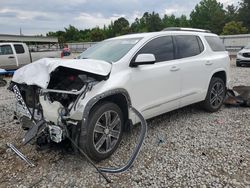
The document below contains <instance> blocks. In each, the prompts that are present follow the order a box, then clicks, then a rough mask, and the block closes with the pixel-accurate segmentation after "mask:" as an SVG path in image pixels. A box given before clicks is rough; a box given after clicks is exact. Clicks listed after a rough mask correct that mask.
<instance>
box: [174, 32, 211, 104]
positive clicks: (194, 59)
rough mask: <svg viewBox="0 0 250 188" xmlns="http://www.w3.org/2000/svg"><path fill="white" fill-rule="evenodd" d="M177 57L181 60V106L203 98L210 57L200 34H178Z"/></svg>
mask: <svg viewBox="0 0 250 188" xmlns="http://www.w3.org/2000/svg"><path fill="white" fill-rule="evenodd" d="M174 41H175V46H176V58H177V59H178V60H179V62H180V64H179V66H180V73H181V106H186V105H189V104H192V103H195V102H198V101H201V100H204V96H205V95H206V91H207V82H208V79H209V74H210V72H211V71H210V70H208V69H209V66H207V65H206V64H207V61H208V57H207V56H206V55H204V53H203V52H204V45H203V43H202V41H201V39H200V37H199V36H195V35H176V36H174Z"/></svg>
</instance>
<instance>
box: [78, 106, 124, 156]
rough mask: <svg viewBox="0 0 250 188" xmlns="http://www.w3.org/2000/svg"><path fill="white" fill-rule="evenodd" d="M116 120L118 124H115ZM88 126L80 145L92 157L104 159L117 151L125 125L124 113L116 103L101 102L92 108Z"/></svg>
mask: <svg viewBox="0 0 250 188" xmlns="http://www.w3.org/2000/svg"><path fill="white" fill-rule="evenodd" d="M108 114H109V115H108ZM107 117H110V120H109V121H107V120H106V119H109V118H107ZM116 117H117V119H116ZM108 122H109V123H108ZM114 122H116V123H117V124H116V125H115V123H114ZM112 123H113V124H112ZM113 125H115V126H114V127H113ZM86 126H87V127H86V129H85V130H86V134H85V136H80V138H79V139H80V142H79V146H80V147H81V148H82V149H84V151H85V152H86V154H87V155H88V156H89V157H90V158H91V159H93V160H95V161H101V160H104V159H106V158H108V157H109V156H111V155H112V154H113V153H114V152H115V150H116V149H117V147H118V146H119V144H120V142H121V139H122V134H123V126H124V119H123V113H122V111H121V109H120V108H119V106H118V105H116V104H115V103H112V102H103V103H99V104H97V105H95V106H94V107H93V109H92V110H91V112H90V115H89V119H88V124H87V125H86ZM112 127H113V128H112ZM118 132H119V133H118ZM103 140H104V141H103ZM101 143H102V144H101ZM109 146H110V147H109Z"/></svg>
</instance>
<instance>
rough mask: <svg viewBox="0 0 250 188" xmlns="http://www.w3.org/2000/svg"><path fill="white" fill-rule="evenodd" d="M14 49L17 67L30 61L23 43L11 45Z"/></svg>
mask: <svg viewBox="0 0 250 188" xmlns="http://www.w3.org/2000/svg"><path fill="white" fill-rule="evenodd" d="M13 46H14V48H15V51H16V57H17V59H18V68H20V67H22V66H24V65H26V64H28V63H30V56H29V51H28V49H25V48H24V46H23V44H14V45H13Z"/></svg>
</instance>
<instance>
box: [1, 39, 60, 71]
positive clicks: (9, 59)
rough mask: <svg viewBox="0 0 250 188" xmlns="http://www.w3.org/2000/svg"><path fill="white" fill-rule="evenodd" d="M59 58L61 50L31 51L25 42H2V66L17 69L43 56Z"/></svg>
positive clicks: (6, 68) (7, 68)
mask: <svg viewBox="0 0 250 188" xmlns="http://www.w3.org/2000/svg"><path fill="white" fill-rule="evenodd" d="M45 57H50V58H59V57H60V51H48V50H46V51H45V50H44V51H37V52H30V51H29V48H28V46H27V45H26V44H25V43H0V68H2V69H5V70H15V69H18V68H20V67H22V66H24V65H27V64H29V63H31V62H33V61H36V60H38V59H41V58H45Z"/></svg>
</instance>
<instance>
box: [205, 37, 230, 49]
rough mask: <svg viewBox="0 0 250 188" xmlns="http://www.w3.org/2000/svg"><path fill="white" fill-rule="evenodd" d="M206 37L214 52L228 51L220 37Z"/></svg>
mask: <svg viewBox="0 0 250 188" xmlns="http://www.w3.org/2000/svg"><path fill="white" fill-rule="evenodd" d="M205 39H206V40H207V43H208V44H209V46H210V48H211V49H212V50H213V51H214V52H222V51H226V49H225V46H224V44H223V43H222V40H221V39H220V38H219V37H216V36H205Z"/></svg>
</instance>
